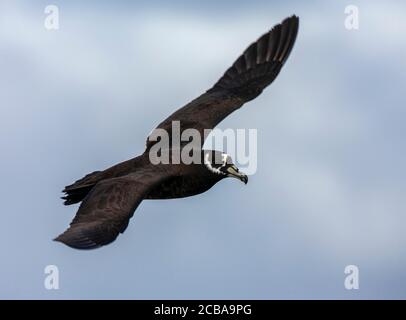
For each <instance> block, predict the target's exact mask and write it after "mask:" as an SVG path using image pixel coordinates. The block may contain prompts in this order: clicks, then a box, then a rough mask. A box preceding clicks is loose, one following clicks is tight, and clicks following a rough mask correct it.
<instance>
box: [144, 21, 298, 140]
mask: <svg viewBox="0 0 406 320" xmlns="http://www.w3.org/2000/svg"><path fill="white" fill-rule="evenodd" d="M298 28H299V18H298V17H297V16H292V17H289V18H287V19H285V20H284V21H283V22H282V23H281V24H278V25H276V26H275V27H274V28H273V29H272V30H271V31H269V32H267V33H266V34H264V35H263V36H262V37H260V38H259V39H258V40H257V41H256V42H254V43H253V44H251V45H250V46H249V47H248V48H247V49H246V50H245V51H244V53H243V54H242V55H241V56H240V57H239V58H238V59H237V60H236V61H235V63H234V64H233V65H232V66H231V67H230V68H229V69H228V70H227V71H226V72H225V74H224V75H223V76H222V77H221V78H220V80H219V81H218V82H217V83H216V84H215V85H214V86H213V87H212V88H211V89H210V90H208V91H207V92H206V93H204V94H203V95H201V96H200V97H198V98H197V99H195V100H193V101H192V102H190V103H189V104H187V105H186V106H184V107H183V108H181V109H179V110H177V111H176V112H175V113H173V114H172V115H171V116H169V117H168V118H167V119H165V120H164V121H163V122H162V123H161V124H160V125H159V126H158V127H157V128H159V129H165V130H166V131H167V132H168V133H169V134H171V133H172V122H173V121H179V122H180V132H183V131H184V130H186V129H189V128H194V129H197V130H198V131H199V132H200V134H201V136H202V137H203V135H202V134H203V133H204V129H213V128H214V127H215V126H216V125H217V124H218V123H219V122H220V121H222V120H223V119H224V118H225V117H227V116H228V115H229V114H230V113H232V112H233V111H234V110H236V109H238V108H240V107H241V106H242V105H243V104H244V103H245V102H247V101H250V100H252V99H254V98H256V97H257V96H258V95H259V94H261V92H262V90H263V89H264V88H265V87H267V86H268V85H269V84H271V83H272V81H273V80H274V79H275V78H276V76H277V75H278V74H279V71H280V70H281V68H282V66H283V65H284V63H285V62H286V60H287V58H288V57H289V54H290V52H291V50H292V48H293V45H294V43H295V39H296V35H297V32H298ZM202 143H203V141H202ZM152 144H153V142H151V141H147V148H148V147H149V146H151V145H152Z"/></svg>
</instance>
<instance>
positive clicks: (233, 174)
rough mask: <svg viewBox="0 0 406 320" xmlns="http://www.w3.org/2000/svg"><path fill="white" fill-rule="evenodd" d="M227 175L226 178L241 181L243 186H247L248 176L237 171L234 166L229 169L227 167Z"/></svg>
mask: <svg viewBox="0 0 406 320" xmlns="http://www.w3.org/2000/svg"><path fill="white" fill-rule="evenodd" d="M227 173H228V174H227V176H228V177H233V178H237V179H238V180H241V181H242V182H244V183H245V184H247V182H248V176H247V175H246V174H245V173H243V172H240V171H239V170H238V168H237V167H236V166H234V165H233V166H231V167H228V169H227Z"/></svg>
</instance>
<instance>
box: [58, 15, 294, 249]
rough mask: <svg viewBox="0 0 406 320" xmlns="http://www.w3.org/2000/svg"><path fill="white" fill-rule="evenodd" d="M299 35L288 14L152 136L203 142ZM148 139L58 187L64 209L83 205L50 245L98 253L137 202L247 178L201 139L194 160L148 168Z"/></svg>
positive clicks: (253, 93) (256, 89)
mask: <svg viewBox="0 0 406 320" xmlns="http://www.w3.org/2000/svg"><path fill="white" fill-rule="evenodd" d="M298 28H299V18H298V17H297V16H295V15H293V16H291V17H289V18H286V19H285V20H283V21H282V23H280V24H278V25H276V26H274V27H273V28H272V29H271V30H270V31H269V32H267V33H265V34H264V35H262V36H261V37H260V38H259V39H258V40H257V41H256V42H254V43H252V44H251V45H250V46H249V47H248V48H247V49H246V50H245V51H244V53H243V54H242V55H241V56H240V57H239V58H238V59H237V60H236V61H235V62H234V64H233V65H232V66H231V67H230V68H229V69H228V70H227V71H226V72H225V73H224V75H223V76H222V77H221V78H220V80H218V82H217V83H216V84H215V85H214V86H213V87H212V88H210V89H209V90H208V91H206V92H205V93H203V94H202V95H201V96H199V97H198V98H196V99H195V100H193V101H192V102H190V103H188V104H187V105H185V106H184V107H182V108H180V109H178V110H177V111H175V112H174V113H173V114H172V115H170V116H169V117H168V118H167V119H165V120H164V121H163V122H161V123H160V124H159V125H158V127H157V128H156V129H154V131H157V130H166V132H168V135H169V136H170V137H171V136H172V135H173V132H172V130H173V129H172V128H173V123H177V124H178V125H179V132H180V134H182V133H183V132H185V130H188V129H194V130H195V131H197V132H198V133H200V134H201V136H205V131H206V130H208V129H213V128H214V127H215V126H216V125H217V124H218V123H219V122H221V121H222V120H223V119H224V118H226V117H227V116H228V115H229V114H230V113H232V112H233V111H235V110H237V109H239V108H240V107H241V106H242V105H243V104H245V103H246V102H248V101H251V100H253V99H255V98H256V97H257V96H258V95H260V94H261V92H262V91H263V90H264V89H265V87H267V86H268V85H269V84H271V83H272V81H273V80H274V79H275V78H276V77H277V75H278V74H279V72H280V70H281V69H282V66H283V65H284V64H285V62H286V60H287V58H288V57H289V54H290V52H291V50H292V48H293V45H294V43H295V39H296V35H297V32H298ZM154 131H153V132H154ZM152 136H153V133H152V134H150V135H149V137H148V138H147V143H146V149H145V151H144V153H143V154H142V155H140V156H137V157H135V158H133V159H130V160H127V161H125V162H122V163H119V164H117V165H115V166H113V167H111V168H108V169H106V170H104V171H95V172H92V173H90V174H88V175H86V176H85V177H83V178H82V179H80V180H78V181H76V182H74V183H73V184H71V185H69V186H66V187H65V189H64V190H63V192H64V193H65V195H64V197H63V199H64V200H65V202H64V204H65V205H71V204H74V203H78V202H82V203H81V204H80V206H79V209H78V211H77V213H76V216H75V217H74V219H73V220H72V222H71V224H70V226H69V228H68V229H67V230H66V231H65V232H64V233H62V234H61V235H60V236H58V237H57V238H56V239H55V240H56V241H60V242H62V243H64V244H66V245H68V246H70V247H72V248H76V249H92V248H97V247H100V246H103V245H106V244H109V243H111V242H113V241H114V240H115V239H116V238H117V236H118V235H119V234H120V233H123V232H124V231H125V229H126V228H127V225H128V223H129V220H130V218H131V217H132V216H133V214H134V211H135V209H136V208H137V207H138V205H139V204H140V203H141V201H142V200H143V199H174V198H183V197H189V196H193V195H196V194H200V193H203V192H205V191H207V190H209V189H210V188H211V187H212V186H214V185H215V184H216V183H217V182H219V181H220V180H222V179H224V178H227V177H234V178H237V179H239V180H241V181H242V182H244V183H247V182H248V177H247V175H245V174H244V173H242V172H240V171H239V169H238V168H237V167H236V166H235V165H234V164H233V162H232V160H231V158H230V157H229V156H228V155H227V154H225V153H222V152H220V151H212V150H203V142H204V139H202V141H201V143H200V144H199V146H198V151H199V154H198V158H200V160H201V161H196V162H193V163H188V164H187V163H184V162H182V161H177V162H175V161H169V162H168V163H155V161H151V150H152V149H153V148H154V147H156V145H157V143H159V142H160V141H159V139H152V138H151V137H152ZM175 148H177V149H178V150H177V151H182V150H183V149H184V148H185V144H184V143H180V144H179V145H177V146H174V145H173V144H171V145H169V146H168V148H167V149H165V150H161V152H169V153H170V154H172V153H171V152H172V151H176V150H174V149H175ZM170 159H171V160H172V159H173V157H172V156H171V157H170Z"/></svg>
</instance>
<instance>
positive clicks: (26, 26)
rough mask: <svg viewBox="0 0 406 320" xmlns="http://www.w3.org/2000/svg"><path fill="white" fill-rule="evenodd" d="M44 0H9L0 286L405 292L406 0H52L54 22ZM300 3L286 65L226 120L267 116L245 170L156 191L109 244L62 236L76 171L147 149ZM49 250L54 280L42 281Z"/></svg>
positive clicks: (69, 291)
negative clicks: (349, 270) (192, 192)
mask: <svg viewBox="0 0 406 320" xmlns="http://www.w3.org/2000/svg"><path fill="white" fill-rule="evenodd" d="M48 4H50V3H49V2H48V1H35V2H32V1H22V0H18V1H16V0H12V1H11V0H2V1H1V3H0V88H1V89H0V148H1V149H0V150H1V160H0V161H1V166H0V178H1V183H0V195H1V200H2V204H1V210H0V211H1V221H2V222H1V224H0V254H1V260H0V261H1V262H0V298H35V299H61V298H67V299H72V298H75V299H82V298H110V299H116V298H124V299H132V298H135V299H151V298H156V299H158V298H165V299H178V298H189V299H193V298H223V299H226V298H228V299H235V298H238V299H244V298H247V299H249V298H256V299H273V298H294V299H296V298H301V299H303V298H327V299H330V298H350V299H360V298H406V272H405V270H406V255H405V248H406V233H405V225H406V189H405V187H406V182H405V181H406V171H405V160H406V159H405V158H406V148H405V144H406V143H405V135H406V126H405V116H406V109H405V106H406V103H405V102H406V101H405V97H404V84H405V83H406V73H405V70H406V60H405V56H406V40H405V37H404V35H405V34H406V20H405V19H404V13H405V12H406V4H405V3H402V2H401V1H371V0H368V1H366V0H365V1H351V2H349V3H345V2H339V1H335V2H334V4H333V3H332V2H331V3H330V2H329V3H328V4H327V3H326V2H325V1H313V2H312V3H311V4H310V3H309V2H306V3H305V2H304V1H289V2H288V1H260V0H258V1H250V2H249V3H248V2H247V1H223V2H221V3H220V4H219V3H218V1H204V2H201V1H199V2H197V1H195V2H192V1H186V0H176V1H171V4H168V2H167V1H163V0H162V1H154V2H149V1H148V2H147V1H145V3H144V2H141V1H139V2H137V3H135V2H130V1H128V2H127V1H115V2H107V1H87V2H86V4H85V5H84V4H82V2H81V1H53V2H52V4H55V5H57V6H58V7H59V14H60V29H59V30H56V31H49V30H46V29H45V28H44V19H45V16H46V15H45V14H44V9H45V7H46V5H48ZM347 4H355V5H357V6H358V8H359V14H360V25H359V30H352V31H349V30H347V29H346V28H345V27H344V20H345V17H346V15H345V14H344V8H345V6H346V5H347ZM294 13H295V14H297V15H299V16H300V19H301V20H300V30H299V35H298V38H297V42H296V46H295V48H294V50H293V52H292V54H291V56H290V58H289V60H288V62H287V64H286V66H285V67H284V69H283V70H282V72H281V74H280V75H279V77H278V78H277V80H276V81H275V82H274V83H273V84H272V86H271V87H269V88H268V89H267V90H266V91H265V92H264V93H263V94H262V95H261V96H260V97H258V98H257V99H256V100H255V101H252V102H250V103H249V104H247V105H245V106H244V108H242V109H241V110H239V111H238V112H235V113H234V114H232V115H231V116H229V117H228V118H227V119H226V120H225V121H223V122H222V123H221V125H220V127H221V128H246V129H249V128H252V129H257V130H258V169H257V172H256V174H255V175H253V176H251V177H250V181H249V183H248V185H246V186H245V185H243V184H242V183H239V182H238V181H237V180H235V179H229V180H225V181H222V182H221V183H219V184H218V185H216V186H215V187H213V188H212V189H211V190H210V191H209V192H207V193H204V194H202V195H199V196H195V197H191V198H187V199H181V200H167V201H144V202H143V203H142V204H141V205H140V206H139V208H138V209H137V211H136V214H135V215H134V217H133V219H132V220H131V222H130V226H129V228H128V229H127V231H126V232H125V233H124V234H123V235H121V236H120V237H119V238H118V239H117V241H115V242H114V243H113V244H111V245H109V246H106V247H103V248H101V249H98V250H93V251H77V250H73V249H71V248H68V247H66V246H63V245H62V244H60V243H56V242H53V241H51V240H52V238H54V237H55V236H56V235H58V234H59V233H61V232H62V231H63V230H64V229H65V228H66V227H67V226H68V224H69V222H70V221H71V219H72V217H73V216H74V214H75V212H76V209H77V206H69V207H65V206H63V205H62V201H61V200H60V199H59V197H60V196H61V193H60V191H61V190H62V188H63V187H64V186H65V185H67V184H70V183H71V182H73V181H74V180H76V179H78V178H80V177H82V176H83V175H85V174H86V173H88V172H91V171H94V170H98V169H104V168H107V167H109V166H111V165H113V164H115V163H117V162H120V161H123V160H126V159H129V158H131V157H133V156H135V155H137V154H139V153H141V152H142V151H143V150H144V143H145V138H146V136H147V134H148V133H149V132H150V131H151V129H152V128H153V127H154V126H155V125H157V124H158V123H159V122H160V121H161V120H162V119H164V117H166V116H167V115H169V114H170V113H171V112H173V111H174V110H175V109H176V108H178V107H181V106H182V105H183V104H185V103H187V102H188V101H190V100H191V99H193V98H195V97H196V96H197V95H199V94H201V93H202V92H203V91H204V90H206V89H208V88H209V87H210V86H211V85H213V84H214V82H215V81H217V80H218V78H219V77H220V76H221V75H222V74H223V72H224V71H225V70H226V69H227V68H228V67H229V66H230V65H231V63H232V62H233V61H234V60H235V58H237V57H238V55H239V54H240V53H241V52H242V51H243V50H244V49H245V48H246V47H247V46H248V44H250V43H251V42H252V41H254V40H256V39H257V38H258V37H259V36H260V35H261V34H263V33H264V32H266V31H267V30H269V29H270V28H271V27H272V26H273V25H274V24H276V23H278V22H280V21H281V20H282V19H283V18H285V17H287V16H290V15H291V14H294ZM47 265H56V266H57V267H58V268H59V273H60V283H59V285H60V288H59V290H46V289H45V288H44V279H45V274H44V268H45V267H46V266H47ZM347 265H357V266H358V267H359V271H360V288H359V290H352V291H348V290H346V289H345V287H344V278H345V274H344V268H345V266H347Z"/></svg>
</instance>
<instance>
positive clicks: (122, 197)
mask: <svg viewBox="0 0 406 320" xmlns="http://www.w3.org/2000/svg"><path fill="white" fill-rule="evenodd" d="M169 177H170V175H169V174H165V173H162V172H154V171H153V170H152V169H140V170H139V171H137V172H135V173H131V174H128V175H126V176H122V177H119V178H112V179H107V180H103V181H100V182H99V183H97V184H96V186H94V187H93V189H92V190H91V191H90V192H89V194H88V195H87V196H86V198H85V199H84V200H83V202H82V204H81V205H80V207H79V210H78V212H77V213H76V216H75V218H74V219H73V220H72V222H71V224H70V227H69V228H68V229H67V230H66V231H65V232H64V233H62V234H61V235H60V236H58V237H57V238H56V239H55V240H56V241H60V242H62V243H64V244H66V245H68V246H70V247H72V248H76V249H93V248H97V247H100V246H103V245H106V244H108V243H110V242H112V241H114V240H115V239H116V238H117V236H118V235H119V233H123V232H124V230H125V229H126V228H127V225H128V222H129V220H130V218H131V217H132V216H133V214H134V211H135V209H136V208H137V206H138V205H139V204H140V202H141V201H142V200H143V199H144V197H145V196H146V195H147V194H148V192H149V191H150V190H151V189H152V188H153V187H155V186H157V185H158V184H159V183H162V182H163V181H164V180H166V179H168V178H169Z"/></svg>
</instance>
